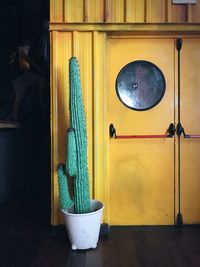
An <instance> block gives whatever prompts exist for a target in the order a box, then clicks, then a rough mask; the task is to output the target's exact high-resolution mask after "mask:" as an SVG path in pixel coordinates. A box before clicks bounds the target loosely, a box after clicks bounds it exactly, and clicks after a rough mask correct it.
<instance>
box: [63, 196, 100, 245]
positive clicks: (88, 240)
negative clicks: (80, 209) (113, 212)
mask: <svg viewBox="0 0 200 267" xmlns="http://www.w3.org/2000/svg"><path fill="white" fill-rule="evenodd" d="M103 208H104V206H103V204H102V203H101V202H100V201H97V200H90V209H91V212H90V213H84V214H74V209H73V207H72V208H71V209H68V210H62V212H63V214H64V219H65V224H66V228H67V232H68V236H69V240H70V242H71V245H72V249H73V250H76V249H89V248H96V247H97V242H98V239H99V231H100V225H101V218H102V213H103Z"/></svg>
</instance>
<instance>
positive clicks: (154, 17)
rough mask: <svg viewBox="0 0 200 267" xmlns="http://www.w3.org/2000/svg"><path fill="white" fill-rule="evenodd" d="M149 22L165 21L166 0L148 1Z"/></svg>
mask: <svg viewBox="0 0 200 267" xmlns="http://www.w3.org/2000/svg"><path fill="white" fill-rule="evenodd" d="M146 3H147V22H150V23H162V22H165V0H148V1H147V2H146Z"/></svg>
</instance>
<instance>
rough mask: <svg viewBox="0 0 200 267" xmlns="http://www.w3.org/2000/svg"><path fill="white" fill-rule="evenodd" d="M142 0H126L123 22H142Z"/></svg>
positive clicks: (143, 19)
mask: <svg viewBox="0 0 200 267" xmlns="http://www.w3.org/2000/svg"><path fill="white" fill-rule="evenodd" d="M144 13H145V12H144V0H135V1H132V0H127V1H126V7H125V22H144V21H145V18H144V15H145V14H144Z"/></svg>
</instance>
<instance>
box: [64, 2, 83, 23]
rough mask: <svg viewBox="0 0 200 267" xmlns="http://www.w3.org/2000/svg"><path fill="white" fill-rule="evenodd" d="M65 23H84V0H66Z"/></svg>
mask: <svg viewBox="0 0 200 267" xmlns="http://www.w3.org/2000/svg"><path fill="white" fill-rule="evenodd" d="M63 10H64V14H65V15H64V21H65V22H83V21H84V1H83V0H64V5H63Z"/></svg>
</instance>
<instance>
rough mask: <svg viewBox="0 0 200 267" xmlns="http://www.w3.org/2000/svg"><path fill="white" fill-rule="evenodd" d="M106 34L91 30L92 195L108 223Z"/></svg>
mask: <svg viewBox="0 0 200 267" xmlns="http://www.w3.org/2000/svg"><path fill="white" fill-rule="evenodd" d="M105 45H106V34H105V33H98V32H93V92H94V98H93V103H94V106H93V113H94V120H93V125H94V197H95V198H96V199H99V200H101V201H102V202H103V203H104V205H105V209H104V222H107V223H109V201H108V198H109V188H108V184H109V182H108V179H107V177H108V151H109V150H108V141H109V136H108V125H107V97H106V90H107V88H106V82H105V75H106V66H105V59H106V48H105Z"/></svg>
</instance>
